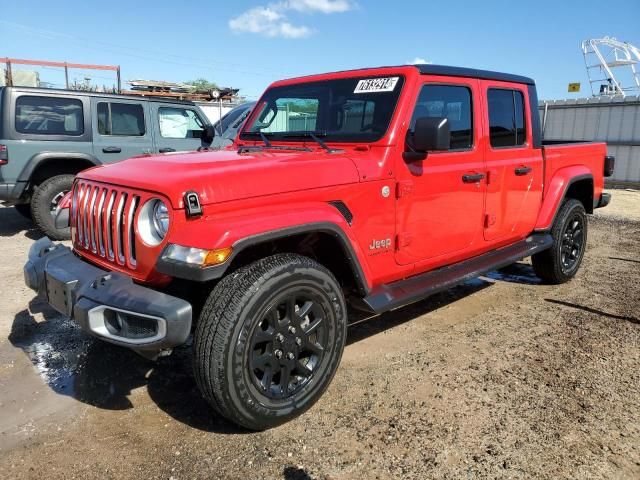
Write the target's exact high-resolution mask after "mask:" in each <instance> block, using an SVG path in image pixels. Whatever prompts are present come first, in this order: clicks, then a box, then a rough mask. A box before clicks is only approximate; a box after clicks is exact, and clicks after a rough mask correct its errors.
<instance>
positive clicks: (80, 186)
mask: <svg viewBox="0 0 640 480" xmlns="http://www.w3.org/2000/svg"><path fill="white" fill-rule="evenodd" d="M140 199H141V198H140V195H136V194H134V193H130V192H126V191H122V190H120V189H117V188H112V187H105V186H102V185H95V184H93V183H90V182H86V181H82V180H78V181H77V182H76V184H75V186H74V191H73V195H72V206H71V209H72V212H73V213H72V215H73V216H72V225H73V227H74V230H75V232H74V237H73V238H74V243H75V246H76V247H79V248H82V249H83V250H86V251H89V252H91V253H92V254H94V255H95V256H97V257H99V258H104V259H105V260H108V261H111V262H114V263H116V264H118V265H121V266H124V267H127V268H131V269H135V268H136V265H137V260H136V236H135V218H136V214H137V212H138V207H139V206H140Z"/></svg>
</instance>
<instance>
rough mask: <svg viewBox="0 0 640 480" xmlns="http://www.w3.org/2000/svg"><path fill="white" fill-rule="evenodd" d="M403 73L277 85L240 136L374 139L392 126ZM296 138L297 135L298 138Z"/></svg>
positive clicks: (305, 138) (373, 140)
mask: <svg viewBox="0 0 640 480" xmlns="http://www.w3.org/2000/svg"><path fill="white" fill-rule="evenodd" d="M403 83H404V78H403V77H402V76H400V75H397V76H393V77H360V78H346V79H340V80H326V81H320V82H310V83H303V84H295V85H288V86H282V87H275V88H272V89H270V90H267V92H266V93H265V94H264V96H263V97H262V100H261V102H260V105H259V106H258V107H257V108H258V114H257V115H256V116H254V117H253V119H252V120H251V123H250V124H247V125H246V127H245V129H244V130H243V132H242V134H241V135H240V138H241V139H243V140H255V139H256V137H258V138H260V133H262V134H263V135H265V136H267V137H269V138H270V139H273V140H279V139H286V140H296V139H300V140H307V139H308V138H309V134H310V133H313V134H314V135H317V136H322V138H323V140H324V141H326V142H375V141H377V140H379V139H380V138H382V136H383V135H384V134H385V133H386V131H387V129H388V128H389V123H390V122H391V117H392V115H393V112H394V110H395V107H396V103H397V102H398V97H399V96H400V91H401V90H402V84H403ZM296 137H297V138H296Z"/></svg>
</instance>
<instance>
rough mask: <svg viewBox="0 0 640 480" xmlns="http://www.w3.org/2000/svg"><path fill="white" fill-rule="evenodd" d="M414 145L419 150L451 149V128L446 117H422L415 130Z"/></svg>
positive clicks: (417, 121) (418, 120)
mask: <svg viewBox="0 0 640 480" xmlns="http://www.w3.org/2000/svg"><path fill="white" fill-rule="evenodd" d="M413 147H414V148H415V149H416V151H418V152H428V151H430V150H449V148H450V147H451V130H450V125H449V120H448V119H447V118H445V117H420V118H418V119H417V120H416V126H415V128H414V130H413Z"/></svg>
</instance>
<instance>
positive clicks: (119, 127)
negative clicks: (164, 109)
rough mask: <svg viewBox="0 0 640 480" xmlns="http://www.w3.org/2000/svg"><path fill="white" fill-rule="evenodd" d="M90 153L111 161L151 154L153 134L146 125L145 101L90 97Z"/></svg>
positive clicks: (104, 160)
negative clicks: (91, 139)
mask: <svg viewBox="0 0 640 480" xmlns="http://www.w3.org/2000/svg"><path fill="white" fill-rule="evenodd" d="M91 111H92V115H93V122H92V123H93V127H92V129H93V154H94V156H96V157H97V158H98V159H100V161H101V162H103V163H112V162H117V161H119V160H124V159H125V158H130V157H134V156H136V155H141V154H143V153H151V151H152V148H153V133H152V131H151V128H150V127H149V125H150V123H149V112H148V102H135V101H127V100H120V99H112V98H99V97H98V98H92V99H91Z"/></svg>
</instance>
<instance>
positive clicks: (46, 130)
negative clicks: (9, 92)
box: [16, 95, 84, 136]
mask: <svg viewBox="0 0 640 480" xmlns="http://www.w3.org/2000/svg"><path fill="white" fill-rule="evenodd" d="M16 130H17V131H18V132H20V133H29V134H36V135H73V136H78V135H82V134H83V133H84V116H83V114H82V102H81V101H80V100H78V99H76V98H60V97H36V96H26V95H23V96H20V97H18V99H17V100H16Z"/></svg>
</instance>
